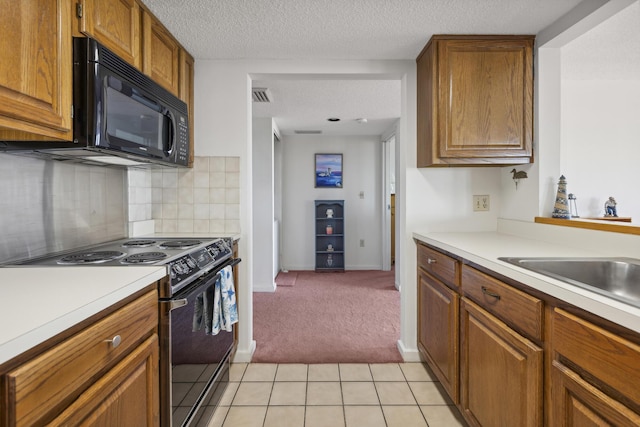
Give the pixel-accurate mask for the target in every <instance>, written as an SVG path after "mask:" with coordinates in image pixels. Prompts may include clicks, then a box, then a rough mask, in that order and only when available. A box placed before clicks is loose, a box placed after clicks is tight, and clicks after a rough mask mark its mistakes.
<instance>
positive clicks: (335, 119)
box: [327, 117, 340, 122]
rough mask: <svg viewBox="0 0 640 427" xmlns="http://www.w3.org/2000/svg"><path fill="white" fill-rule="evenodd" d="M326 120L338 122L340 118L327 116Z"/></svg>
mask: <svg viewBox="0 0 640 427" xmlns="http://www.w3.org/2000/svg"><path fill="white" fill-rule="evenodd" d="M327 121H328V122H339V121H340V119H339V118H337V117H329V118H328V119H327Z"/></svg>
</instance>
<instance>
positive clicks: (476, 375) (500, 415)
mask: <svg viewBox="0 0 640 427" xmlns="http://www.w3.org/2000/svg"><path fill="white" fill-rule="evenodd" d="M461 323H462V325H461V332H460V333H461V346H462V348H461V351H462V354H461V362H460V363H461V366H460V368H461V369H460V400H461V407H462V411H463V415H464V416H465V418H466V419H467V421H468V422H469V423H470V424H471V425H474V426H485V427H486V426H509V427H518V426H520V427H525V426H527V427H534V426H536V427H539V426H542V422H543V412H542V405H543V400H542V392H543V386H542V384H543V383H542V359H543V357H542V356H543V351H542V349H541V348H539V347H538V346H536V345H535V344H534V343H532V342H531V341H529V340H528V339H526V338H524V337H522V336H521V335H519V334H518V333H516V332H515V331H513V330H512V329H511V328H509V327H508V326H507V325H506V324H504V323H503V322H501V321H500V320H498V319H497V318H495V317H494V316H493V315H491V314H489V313H488V312H487V311H485V310H483V309H482V308H480V307H479V306H477V305H476V304H474V303H473V302H471V301H470V300H468V299H466V298H462V303H461Z"/></svg>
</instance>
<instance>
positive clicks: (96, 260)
mask: <svg viewBox="0 0 640 427" xmlns="http://www.w3.org/2000/svg"><path fill="white" fill-rule="evenodd" d="M124 255H125V254H124V252H118V251H87V252H77V253H75V254H70V255H67V256H64V257H62V258H60V260H59V261H58V264H71V265H76V264H100V263H103V262H108V261H111V260H114V259H117V258H120V257H122V256H124Z"/></svg>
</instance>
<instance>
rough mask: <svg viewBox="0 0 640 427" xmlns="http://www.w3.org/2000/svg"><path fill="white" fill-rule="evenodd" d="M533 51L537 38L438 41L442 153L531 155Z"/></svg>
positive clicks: (468, 156)
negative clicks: (534, 39)
mask: <svg viewBox="0 0 640 427" xmlns="http://www.w3.org/2000/svg"><path fill="white" fill-rule="evenodd" d="M532 50H533V40H532V39H515V40H509V39H504V40H474V39H472V40H447V41H443V42H442V43H440V44H439V45H438V58H439V61H440V62H439V68H438V73H439V77H440V82H441V86H440V88H439V92H438V100H439V107H438V110H439V112H440V115H441V120H440V122H439V124H438V125H439V134H440V141H439V143H440V147H439V148H440V156H441V157H451V158H483V157H504V158H506V159H508V158H511V157H529V156H531V147H532V138H533V133H532V132H533V77H532V73H533V62H532V58H533V56H532V55H533V54H532Z"/></svg>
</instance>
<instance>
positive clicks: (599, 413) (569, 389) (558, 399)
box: [551, 361, 640, 427]
mask: <svg viewBox="0 0 640 427" xmlns="http://www.w3.org/2000/svg"><path fill="white" fill-rule="evenodd" d="M551 381H552V387H551V390H552V392H553V398H552V401H553V405H554V407H553V420H552V423H551V425H552V426H557V427H605V426H611V427H612V426H620V427H634V426H639V425H640V415H638V414H637V413H635V412H633V411H632V410H631V409H629V408H627V407H626V406H624V405H623V404H622V403H620V402H618V401H616V400H615V399H613V398H611V397H609V396H607V395H606V394H605V393H603V392H601V391H600V390H598V389H597V388H595V387H594V386H592V385H591V384H589V383H588V382H586V381H585V380H584V379H582V378H581V377H580V375H578V374H577V373H576V372H574V371H572V370H571V369H570V368H568V367H567V366H564V365H563V364H562V363H560V362H558V361H554V362H553V367H552V370H551Z"/></svg>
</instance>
